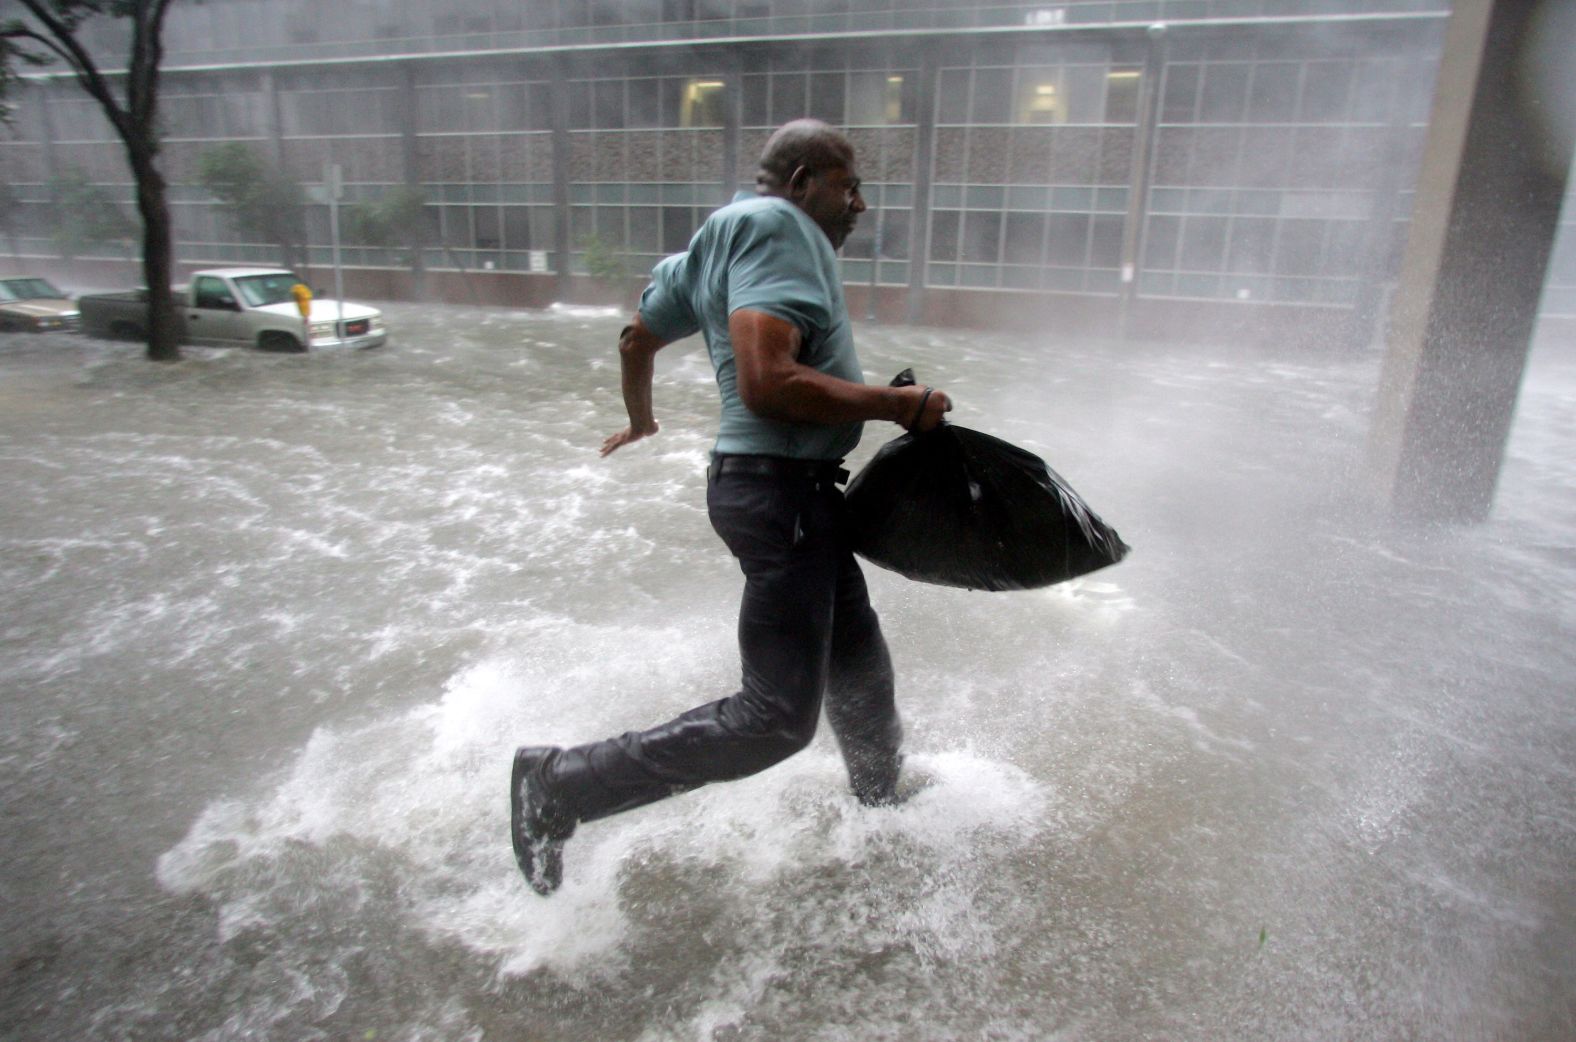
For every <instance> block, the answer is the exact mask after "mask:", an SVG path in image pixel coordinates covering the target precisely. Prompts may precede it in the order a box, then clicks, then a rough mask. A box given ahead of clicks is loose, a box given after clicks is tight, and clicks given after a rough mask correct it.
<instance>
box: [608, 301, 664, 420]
mask: <svg viewBox="0 0 1576 1042" xmlns="http://www.w3.org/2000/svg"><path fill="white" fill-rule="evenodd" d="M661 349H662V341H661V340H660V339H658V338H657V336H656V334H655V333H652V332H651V331H650V330H649V329H647V328H646V327H645V325H644V324H643V323H642V322H641V321H640V318H639V316H638V315H637V316H636V318H635V321H634V322H633V323H632V324H631V325H629V326H626V327H625V329H624V335H623V336H621V337H619V340H618V364H619V371H620V374H621V375H620V381H621V383H622V386H623V390H624V409H625V410H626V411H627V412H628V413H629V428H630V430H632V431H634V432H635V433H637V434H650V433H652V432H654V431H655V430H656V429H657V418H656V414H655V412H653V410H652V404H651V383H652V379H653V376H654V373H655V372H656V354H657V352H658V351H660V350H661Z"/></svg>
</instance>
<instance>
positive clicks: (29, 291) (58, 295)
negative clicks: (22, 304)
mask: <svg viewBox="0 0 1576 1042" xmlns="http://www.w3.org/2000/svg"><path fill="white" fill-rule="evenodd" d="M65 296H66V295H65V294H64V293H62V292H60V291H59V290H58V289H56V288H55V287H54V286H51V285H50V284H49V282H48V281H47V280H45V279H0V300H63V299H65Z"/></svg>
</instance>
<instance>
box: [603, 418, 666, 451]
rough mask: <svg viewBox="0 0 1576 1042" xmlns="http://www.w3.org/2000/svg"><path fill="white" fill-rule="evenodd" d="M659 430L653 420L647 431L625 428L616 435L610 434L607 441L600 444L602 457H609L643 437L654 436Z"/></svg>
mask: <svg viewBox="0 0 1576 1042" xmlns="http://www.w3.org/2000/svg"><path fill="white" fill-rule="evenodd" d="M660 429H661V428H660V427H659V426H658V425H657V421H655V420H652V421H651V428H650V429H649V430H641V431H637V430H635V428H633V427H625V428H624V429H623V430H621V431H619V432H618V433H617V434H610V435H608V438H607V440H606V441H604V442H603V443H602V455H603V456H604V457H605V456H609V455H611V454H612V453H613V452H614V451H615V450H617V449H621V448H623V447H624V446H625V445H628V444H630V443H631V442H636V441H639V440H640V439H641V438H644V437H647V436H649V435H652V434H655V433H657V431H658V430H660Z"/></svg>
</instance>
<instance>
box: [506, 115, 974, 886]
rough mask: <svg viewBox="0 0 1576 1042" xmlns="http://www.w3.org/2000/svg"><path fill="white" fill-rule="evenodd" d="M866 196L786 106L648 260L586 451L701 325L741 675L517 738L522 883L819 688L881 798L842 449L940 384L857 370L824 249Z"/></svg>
mask: <svg viewBox="0 0 1576 1042" xmlns="http://www.w3.org/2000/svg"><path fill="white" fill-rule="evenodd" d="M864 210H865V201H864V199H863V198H862V197H861V196H860V194H859V176H858V174H857V173H856V172H855V165H854V149H853V146H852V144H850V142H849V140H848V138H847V137H846V136H844V135H843V134H842V133H841V132H839V131H837V130H835V129H833V128H832V127H830V126H828V125H827V124H825V123H821V122H819V121H817V120H796V121H794V122H792V123H788V124H786V125H785V126H783V127H782V128H780V129H779V130H778V131H777V132H776V133H774V134H773V135H772V136H771V138H770V140H768V141H767V143H766V148H765V150H764V151H763V153H762V155H761V162H760V171H759V173H758V174H757V175H756V191H755V193H754V194H751V193H740V194H739V196H738V197H736V198H735V199H734V201H733V202H732V203H731V204H729V205H728V206H725V207H723V208H722V209H721V210H718V211H717V212H716V213H713V214H712V215H711V216H710V217H709V218H707V220H706V222H705V223H704V224H703V225H702V226H701V228H700V230H699V231H698V232H696V233H695V237H694V238H693V239H692V240H691V241H690V246H689V250H688V252H686V253H681V254H677V255H675V256H672V257H668V258H667V259H665V260H663V261H661V262H660V263H659V264H658V265H657V266H656V268H655V269H654V270H653V271H652V277H651V284H650V285H649V286H648V287H647V288H646V290H645V292H644V294H642V296H641V299H640V308H639V311H638V313H637V314H636V316H635V319H634V322H633V323H632V324H631V325H630V326H629V327H628V328H627V329H625V331H624V333H623V336H622V337H621V338H620V341H619V358H620V364H621V369H622V384H623V393H624V404H625V407H626V408H627V409H628V411H629V426H628V427H627V428H625V429H624V430H622V431H620V432H618V433H617V434H614V435H612V436H611V437H609V438H608V439H607V440H606V441H605V442H604V443H603V445H602V455H603V456H606V455H608V454H609V453H612V452H614V451H615V450H617V449H619V448H621V447H622V446H624V445H628V444H630V443H631V442H635V441H639V440H640V439H642V438H645V437H648V436H650V435H652V434H655V433H657V420H656V416H655V415H654V413H653V411H652V404H651V385H652V373H653V361H654V356H655V355H656V353H657V351H659V350H660V349H661V348H662V347H663V346H664V345H666V344H670V343H672V342H674V341H675V340H680V339H683V338H684V337H687V336H690V335H692V334H694V333H696V332H699V333H700V334H701V335H702V336H703V337H704V338H705V341H706V347H707V350H708V351H709V352H710V354H711V361H712V365H713V367H714V368H715V369H716V371H717V386H718V388H719V390H720V391H721V393H722V422H721V428H720V430H719V433H718V435H717V443H716V447H715V449H714V451H713V453H712V458H711V465H710V467H709V468H708V469H707V483H706V507H707V512H708V514H709V516H710V518H711V524H712V527H713V528H714V529H715V530H716V532H717V534H718V535H719V536H721V537H722V540H723V542H724V543H726V544H727V547H728V550H729V551H730V552H731V553H732V554H733V555H734V557H736V558H738V561H739V567H740V569H742V571H743V572H744V578H745V585H744V599H743V603H742V605H741V607H740V609H739V653H740V658H741V659H742V663H743V684H742V687H741V689H740V690H739V691H738V692H737V693H736V694H734V695H732V696H730V697H728V698H724V699H722V700H720V701H717V702H712V703H710V704H708V705H703V706H700V707H698V708H696V709H692V710H690V711H689V712H687V713H685V714H683V715H682V716H679V717H677V718H676V719H674V720H672V721H670V722H668V723H666V724H663V725H661V726H659V727H655V728H652V729H651V730H648V731H642V732H634V731H631V732H629V733H627V734H624V735H622V736H620V737H617V738H609V739H607V740H605V741H601V742H595V743H592V744H590V745H580V746H575V747H573V748H569V749H561V748H557V747H550V746H527V747H524V748H521V749H519V750H518V751H516V753H515V757H514V772H513V777H512V780H511V782H510V802H511V811H512V813H511V822H510V827H511V831H512V833H513V839H514V852H515V858H516V860H517V861H518V862H519V864H520V870H521V871H522V872H523V873H524V874H525V877H526V879H527V880H528V881H529V882H530V884H531V886H532V888H533V889H535V890H536V891H537V893H540V894H549V893H551V892H553V890H555V889H557V887H558V885H559V883H560V882H561V880H562V877H563V844H564V841H565V840H567V839H568V838H569V836H570V835H571V834H572V833H573V832H574V830H575V826H576V825H577V824H579V823H580V822H583V821H594V820H596V819H597V818H603V817H606V816H608V815H610V814H615V813H617V812H619V811H624V810H629V809H631V808H634V807H639V806H642V805H644V804H647V803H651V802H653V801H655V800H659V799H662V798H663V797H665V796H670V795H673V794H675V793H679V792H684V791H686V790H689V789H693V788H696V787H697V786H700V785H704V784H706V783H707V782H715V781H727V780H731V779H735V778H743V777H745V776H747V775H750V774H754V773H756V772H757V771H761V770H764V769H765V768H767V767H770V766H771V765H773V764H775V763H777V762H779V761H781V760H783V759H786V758H787V757H789V756H791V755H793V754H794V753H796V752H798V751H799V750H801V749H803V748H804V747H805V746H806V745H808V744H809V742H810V739H811V737H812V736H813V735H814V734H815V728H816V722H817V719H818V718H819V716H820V712H821V700H822V694H823V693H824V694H825V696H826V710H827V717H828V719H829V720H830V721H831V725H832V731H833V733H834V734H835V735H836V736H837V740H838V744H839V746H840V747H841V749H842V753H843V759H844V761H845V762H846V764H847V766H848V776H849V781H850V783H851V785H852V788H853V791H854V795H855V796H856V797H857V798H858V799H859V801H860V802H861V803H864V804H866V805H869V806H880V805H883V804H889V803H892V802H894V801H895V799H896V786H897V777H898V769H899V765H900V762H901V756H900V754H899V751H898V746H899V742H900V740H901V737H902V728H901V726H900V725H899V722H898V715H897V708H896V706H895V704H894V700H893V680H892V660H891V657H890V656H889V654H888V652H887V646H886V641H885V640H884V639H883V637H882V636H881V627H880V625H879V623H878V622H877V620H876V614H875V612H874V610H872V608H871V607H870V598H869V594H868V591H867V590H866V588H865V580H864V576H863V575H862V574H861V572H860V570H859V565H858V564H857V563H856V562H855V560H854V557H853V554H852V552H851V551H850V549H849V544H848V538H847V532H846V526H845V523H844V512H843V494H842V491H841V490H840V489H839V488H838V485H839V484H840V483H842V482H843V481H845V480H846V479H847V476H848V474H847V471H845V470H843V469H842V468H841V463H842V460H843V458H844V457H845V456H847V455H848V453H849V452H850V451H851V450H852V449H853V448H854V446H855V445H856V444H858V442H859V436H860V433H861V431H862V429H863V425H864V422H865V421H866V420H891V421H893V422H895V423H898V424H901V425H902V426H904V427H906V428H907V429H909V430H919V431H924V430H930V429H931V428H933V427H935V426H936V425H937V424H938V423H940V422H941V419H942V414H943V413H945V412H946V411H947V410H948V409H950V408H951V407H952V403H951V402H950V400H949V399H948V398H947V396H946V394H944V393H943V392H941V391H936V390H934V389H932V388H929V387H873V386H867V385H865V384H864V383H863V381H862V374H861V371H860V367H859V359H858V358H857V357H856V355H855V353H854V339H853V331H852V328H851V327H850V325H849V321H848V308H847V306H846V305H845V303H844V301H843V287H842V275H841V272H840V270H839V267H838V261H837V255H836V253H835V252H834V251H836V250H837V249H839V248H841V246H842V245H843V242H844V241H845V240H846V239H847V238H848V235H849V233H850V232H851V231H853V228H854V223H855V222H856V221H857V220H858V218H859V215H860V214H861V213H863V212H864Z"/></svg>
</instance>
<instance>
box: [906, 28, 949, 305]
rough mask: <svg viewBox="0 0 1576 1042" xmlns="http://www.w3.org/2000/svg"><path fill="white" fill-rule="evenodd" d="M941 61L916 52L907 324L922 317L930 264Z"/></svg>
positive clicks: (932, 54)
mask: <svg viewBox="0 0 1576 1042" xmlns="http://www.w3.org/2000/svg"><path fill="white" fill-rule="evenodd" d="M940 66H941V59H940V57H939V56H938V55H937V53H936V50H935V48H934V47H925V48H924V49H923V50H922V51H921V52H920V59H919V83H918V84H917V85H916V89H915V91H914V116H915V119H916V120H917V121H918V126H917V127H916V128H915V134H914V199H913V203H912V206H911V208H910V210H909V219H908V321H909V322H911V323H918V322H919V321H920V320H921V318H923V316H924V314H925V265H926V264H927V263H928V262H929V260H930V180H931V171H932V170H933V169H934V166H935V163H934V160H935V155H936V78H937V75H938V70H939V69H940Z"/></svg>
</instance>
